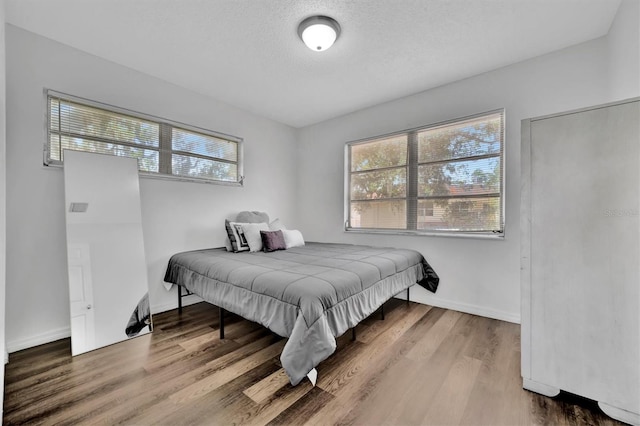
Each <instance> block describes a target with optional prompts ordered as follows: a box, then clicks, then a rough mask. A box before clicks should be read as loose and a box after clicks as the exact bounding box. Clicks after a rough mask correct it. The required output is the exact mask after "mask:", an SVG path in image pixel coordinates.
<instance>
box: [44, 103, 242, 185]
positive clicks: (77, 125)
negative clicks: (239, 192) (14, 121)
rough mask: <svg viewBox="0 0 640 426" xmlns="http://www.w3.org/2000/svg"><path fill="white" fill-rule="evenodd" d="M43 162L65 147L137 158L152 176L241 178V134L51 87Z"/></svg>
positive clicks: (55, 159)
mask: <svg viewBox="0 0 640 426" xmlns="http://www.w3.org/2000/svg"><path fill="white" fill-rule="evenodd" d="M47 104H48V108H47V110H48V126H47V128H48V132H47V133H48V135H47V143H46V145H45V151H46V152H45V164H47V165H61V164H63V162H64V158H63V157H64V150H65V149H71V150H77V151H85V152H95V153H101V154H108V155H117V156H123V157H131V158H135V159H137V160H138V167H139V170H140V171H141V172H143V173H147V174H154V175H158V176H171V177H175V178H180V179H190V180H191V179H193V180H200V181H207V182H224V183H235V184H242V179H243V177H242V164H241V159H242V139H240V138H237V137H234V136H229V135H223V134H220V133H217V132H213V131H209V130H205V129H200V128H195V127H193V126H188V125H185V124H181V123H177V122H173V121H170V120H166V119H160V118H157V117H153V116H149V115H146V114H142V113H136V112H133V111H129V110H124V109H122V108H117V107H113V106H110V105H106V104H101V103H98V102H94V101H89V100H85V99H81V98H76V97H73V96H70V95H65V94H61V93H57V92H53V91H48V92H47Z"/></svg>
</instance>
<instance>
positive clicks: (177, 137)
mask: <svg viewBox="0 0 640 426" xmlns="http://www.w3.org/2000/svg"><path fill="white" fill-rule="evenodd" d="M171 143H172V149H173V150H174V151H186V152H192V153H194V154H200V155H205V156H207V157H214V158H220V159H223V160H229V161H238V152H237V147H238V144H237V143H236V142H231V141H228V140H224V139H219V138H216V137H213V136H208V135H204V134H202V133H195V132H191V131H189V130H184V129H177V128H174V129H173V134H172V139H171Z"/></svg>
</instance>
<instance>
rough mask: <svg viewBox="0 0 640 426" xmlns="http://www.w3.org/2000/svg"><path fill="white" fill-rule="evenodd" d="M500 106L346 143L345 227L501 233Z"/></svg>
mask: <svg viewBox="0 0 640 426" xmlns="http://www.w3.org/2000/svg"><path fill="white" fill-rule="evenodd" d="M503 129H504V111H503V110H500V111H495V112H490V113H485V114H481V115H478V116H474V117H470V118H464V119H459V120H454V121H450V122H447V123H444V124H438V125H433V126H425V127H421V128H418V129H413V130H410V131H406V132H402V133H398V134H394V135H391V136H386V137H379V138H373V139H368V140H364V141H357V142H351V143H348V144H347V159H348V160H347V161H348V171H347V173H346V176H347V179H348V185H347V186H348V197H347V203H348V206H347V209H346V210H347V216H348V217H347V229H348V230H367V229H369V230H401V231H403V232H413V233H425V232H466V233H469V232H478V233H503V232H504V213H503V206H504V200H503V198H504V197H503V188H504V184H503V181H504V179H503V170H504V161H503V158H504V155H503V154H504V130H503Z"/></svg>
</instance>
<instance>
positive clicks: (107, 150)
mask: <svg viewBox="0 0 640 426" xmlns="http://www.w3.org/2000/svg"><path fill="white" fill-rule="evenodd" d="M53 139H54V138H53V137H52V140H53ZM55 140H56V142H57V141H58V137H57V136H56V137H55ZM61 141H62V143H61V144H56V145H58V146H59V148H60V150H59V151H57V154H56V156H57V157H61V156H62V150H65V149H72V150H75V151H84V152H96V153H100V154H108V155H116V156H119V157H129V158H135V159H137V160H138V168H139V169H140V170H142V171H144V172H158V164H159V152H158V151H156V150H152V149H145V148H143V147H132V146H127V145H117V144H112V143H106V142H99V141H92V140H89V139H81V138H70V137H67V136H63V137H62V138H61ZM51 158H52V159H57V158H54V152H53V149H52V151H51ZM59 160H61V161H63V160H64V159H63V158H59Z"/></svg>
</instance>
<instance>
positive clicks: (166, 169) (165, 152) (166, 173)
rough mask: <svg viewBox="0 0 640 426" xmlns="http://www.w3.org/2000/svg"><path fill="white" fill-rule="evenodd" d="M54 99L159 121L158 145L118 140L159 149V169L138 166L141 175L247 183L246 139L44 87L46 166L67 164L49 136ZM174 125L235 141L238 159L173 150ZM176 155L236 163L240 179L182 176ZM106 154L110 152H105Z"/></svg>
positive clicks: (222, 183)
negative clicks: (174, 165) (53, 154)
mask: <svg viewBox="0 0 640 426" xmlns="http://www.w3.org/2000/svg"><path fill="white" fill-rule="evenodd" d="M51 98H54V99H60V100H63V101H69V102H73V103H77V104H80V105H84V106H87V107H91V108H97V109H100V110H103V111H106V112H110V113H115V114H122V115H125V116H128V117H132V118H134V119H140V120H145V121H150V122H153V123H154V124H157V125H158V126H159V135H158V147H157V148H156V147H153V146H147V145H142V144H132V143H128V142H126V141H122V142H117V144H118V145H123V146H131V147H136V148H144V149H149V150H153V151H158V171H157V172H149V171H145V170H140V169H138V173H139V175H140V176H143V177H149V178H154V179H166V180H177V181H186V182H198V183H208V184H214V185H227V186H243V185H244V154H243V151H244V140H243V138H240V137H238V136H233V135H229V134H225V133H221V132H216V131H213V130H209V129H204V128H202V127H198V126H193V125H190V124H186V123H181V122H179V121H175V120H169V119H166V118H161V117H157V116H154V115H151V114H146V113H141V112H138V111H133V110H130V109H127V108H122V107H118V106H114V105H110V104H107V103H104V102H99V101H94V100H90V99H86V98H82V97H79V96H74V95H69V94H67V93H63V92H58V91H56V90H51V89H44V109H45V112H44V114H45V120H44V121H45V123H44V126H45V128H44V133H45V141H44V148H43V165H44V166H45V167H51V166H53V167H60V168H62V167H64V161H60V160H55V159H52V158H51V145H50V140H51V139H50V137H51V134H53V133H52V132H51V118H52V117H51V110H50V108H51V107H50V101H51ZM174 128H175V129H180V130H185V131H187V132H193V133H197V134H201V135H204V136H210V137H213V138H217V139H222V140H224V141H228V142H232V143H235V144H236V147H237V151H236V154H237V159H236V161H235V162H233V161H229V160H225V159H221V158H218V157H209V156H206V155H200V154H197V153H192V152H188V151H181V150H174V149H173V146H172V130H173V129H174ZM87 139H91V138H87ZM98 139H99V138H96V140H98ZM173 154H177V155H187V156H190V157H194V158H203V159H210V160H214V161H219V162H223V163H231V164H235V165H236V167H237V179H236V180H235V181H233V180H229V181H225V180H217V179H211V178H206V177H196V176H183V175H178V174H173V173H172V169H171V166H172V156H173ZM106 155H111V154H106Z"/></svg>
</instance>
